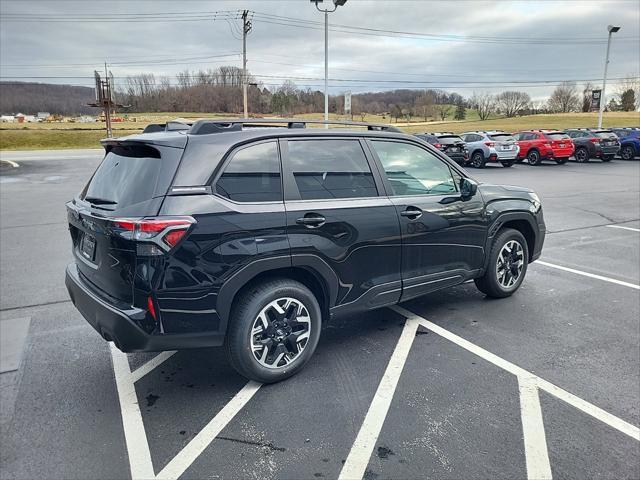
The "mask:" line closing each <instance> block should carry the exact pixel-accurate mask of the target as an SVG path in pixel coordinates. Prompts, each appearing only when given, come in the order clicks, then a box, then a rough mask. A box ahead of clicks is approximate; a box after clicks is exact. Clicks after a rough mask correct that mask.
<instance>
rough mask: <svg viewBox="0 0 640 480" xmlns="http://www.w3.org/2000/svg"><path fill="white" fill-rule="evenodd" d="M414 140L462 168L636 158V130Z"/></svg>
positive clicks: (639, 132)
mask: <svg viewBox="0 0 640 480" xmlns="http://www.w3.org/2000/svg"><path fill="white" fill-rule="evenodd" d="M416 136H417V137H419V138H421V139H422V140H425V141H427V142H429V143H430V144H432V145H433V146H434V147H436V148H438V149H440V150H441V151H443V152H444V153H446V154H447V155H448V156H449V157H450V158H451V159H452V160H454V161H455V162H456V163H458V164H460V165H462V166H465V167H467V166H472V167H475V168H484V166H485V165H486V164H487V163H501V164H502V165H503V166H504V167H510V166H512V165H513V164H514V163H517V162H522V161H524V160H526V161H527V163H529V165H540V164H541V163H542V162H543V161H545V160H549V161H554V162H556V163H558V164H560V165H562V164H564V163H567V161H568V160H569V157H573V158H574V159H575V160H576V162H580V163H584V162H588V161H589V160H591V159H592V158H595V159H600V160H602V161H603V162H609V161H611V160H612V159H613V158H614V157H615V156H616V155H620V157H621V158H622V159H623V160H632V159H633V158H634V157H637V156H640V128H638V127H627V128H612V129H607V130H601V129H593V128H571V129H567V130H564V131H560V130H547V129H540V130H526V131H521V132H516V133H513V134H511V133H508V132H502V131H478V132H467V133H463V134H460V135H456V134H454V133H451V132H444V133H418V134H416Z"/></svg>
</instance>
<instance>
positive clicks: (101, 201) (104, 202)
mask: <svg viewBox="0 0 640 480" xmlns="http://www.w3.org/2000/svg"><path fill="white" fill-rule="evenodd" d="M84 200H85V202H89V203H92V204H94V205H115V204H116V203H118V202H115V201H113V200H108V199H106V198H100V197H84Z"/></svg>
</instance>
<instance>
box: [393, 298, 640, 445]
mask: <svg viewBox="0 0 640 480" xmlns="http://www.w3.org/2000/svg"><path fill="white" fill-rule="evenodd" d="M389 308H391V309H392V310H395V311H396V312H398V313H399V314H401V315H403V316H405V317H407V318H414V319H417V320H418V321H419V322H420V324H421V325H422V326H424V327H426V328H428V329H429V330H431V331H432V332H433V333H436V334H438V335H440V336H441V337H444V338H446V339H447V340H449V341H451V342H453V343H455V344H456V345H458V346H460V347H462V348H464V349H465V350H468V351H470V352H471V353H474V354H476V355H477V356H479V357H480V358H483V359H485V360H486V361H488V362H491V363H493V364H494V365H496V366H498V367H500V368H502V369H503V370H506V371H507V372H510V373H512V374H514V375H516V376H517V377H518V378H520V377H523V378H535V383H536V385H537V387H538V388H539V389H541V390H544V391H546V392H547V393H550V394H551V395H553V396H555V397H557V398H559V399H560V400H563V401H565V402H567V403H568V404H569V405H572V406H573V407H575V408H577V409H579V410H582V411H583V412H584V413H586V414H588V415H591V416H592V417H593V418H596V419H598V420H600V421H601V422H603V423H606V424H607V425H609V426H610V427H612V428H615V429H616V430H618V431H620V432H622V433H624V434H625V435H628V436H630V437H631V438H633V439H635V440H638V441H640V429H639V428H638V427H636V426H634V425H631V424H630V423H627V422H625V421H624V420H622V419H621V418H618V417H616V416H615V415H612V414H610V413H609V412H606V411H605V410H602V409H601V408H599V407H596V406H595V405H593V404H591V403H589V402H587V401H586V400H583V399H581V398H580V397H577V396H575V395H573V394H572V393H569V392H567V391H566V390H563V389H562V388H560V387H558V386H556V385H554V384H552V383H551V382H548V381H547V380H545V379H543V378H540V377H538V376H537V375H534V374H533V373H531V372H528V371H527V370H525V369H524V368H521V367H518V366H517V365H514V364H513V363H511V362H509V361H508V360H505V359H504V358H501V357H499V356H497V355H496V354H494V353H491V352H489V351H487V350H485V349H484V348H482V347H479V346H478V345H476V344H474V343H471V342H470V341H468V340H465V339H464V338H462V337H459V336H458V335H456V334H455V333H452V332H450V331H449V330H446V329H444V328H442V327H440V326H439V325H436V324H435V323H432V322H430V321H429V320H427V319H425V318H422V317H420V316H419V315H416V314H415V313H413V312H410V311H409V310H406V309H404V308H402V307H399V306H397V305H396V306H393V307H389Z"/></svg>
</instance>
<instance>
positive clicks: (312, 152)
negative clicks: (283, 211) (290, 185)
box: [286, 139, 378, 200]
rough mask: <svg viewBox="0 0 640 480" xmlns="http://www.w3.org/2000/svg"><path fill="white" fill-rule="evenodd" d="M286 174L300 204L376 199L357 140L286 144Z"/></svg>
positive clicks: (372, 182) (290, 141) (365, 160)
mask: <svg viewBox="0 0 640 480" xmlns="http://www.w3.org/2000/svg"><path fill="white" fill-rule="evenodd" d="M287 145H288V148H289V155H288V161H287V165H286V169H287V171H288V172H289V171H290V172H291V173H292V175H293V178H294V180H295V182H296V185H297V186H298V191H299V192H300V198H301V199H302V200H320V199H327V198H358V197H377V196H378V190H377V188H376V184H375V181H374V179H373V174H372V173H371V169H370V168H369V163H368V162H367V158H366V157H365V154H364V151H363V150H362V146H361V145H360V141H359V140H329V139H327V140H288V142H287Z"/></svg>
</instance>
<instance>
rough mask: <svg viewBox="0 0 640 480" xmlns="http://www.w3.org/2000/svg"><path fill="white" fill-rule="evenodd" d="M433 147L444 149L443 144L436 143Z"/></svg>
mask: <svg viewBox="0 0 640 480" xmlns="http://www.w3.org/2000/svg"><path fill="white" fill-rule="evenodd" d="M433 146H434V147H436V148H442V144H441V143H434V144H433Z"/></svg>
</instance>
